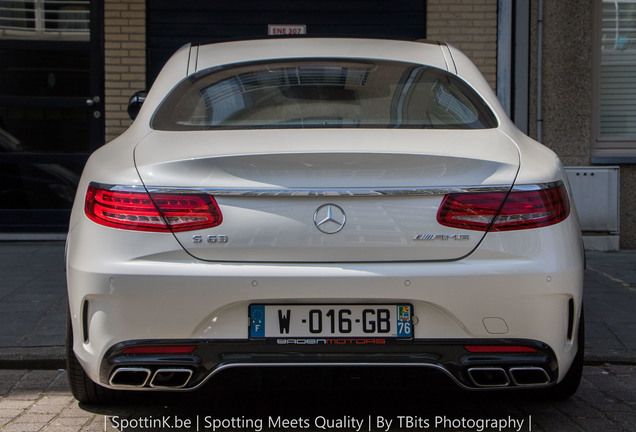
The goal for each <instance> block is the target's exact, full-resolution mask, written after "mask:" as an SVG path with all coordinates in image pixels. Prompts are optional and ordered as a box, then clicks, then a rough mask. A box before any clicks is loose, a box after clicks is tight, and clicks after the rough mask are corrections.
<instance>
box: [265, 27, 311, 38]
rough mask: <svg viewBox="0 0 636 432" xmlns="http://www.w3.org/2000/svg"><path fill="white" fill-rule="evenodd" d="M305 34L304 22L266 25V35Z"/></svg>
mask: <svg viewBox="0 0 636 432" xmlns="http://www.w3.org/2000/svg"><path fill="white" fill-rule="evenodd" d="M304 34H307V26H306V25H305V24H269V25H268V26H267V35H268V36H294V35H304Z"/></svg>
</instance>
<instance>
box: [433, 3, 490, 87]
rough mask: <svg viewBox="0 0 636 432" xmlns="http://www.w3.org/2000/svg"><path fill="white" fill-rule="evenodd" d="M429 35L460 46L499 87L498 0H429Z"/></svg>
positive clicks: (434, 38)
mask: <svg viewBox="0 0 636 432" xmlns="http://www.w3.org/2000/svg"><path fill="white" fill-rule="evenodd" d="M426 38H427V39H432V40H440V41H446V42H450V43H451V44H452V45H454V46H455V47H457V48H459V49H460V50H461V51H462V52H463V53H464V54H466V55H467V56H468V57H469V58H470V59H471V60H472V61H473V62H474V63H475V64H476V65H477V67H478V68H479V70H480V71H481V73H483V74H484V76H485V77H486V79H487V80H488V82H489V83H490V85H491V86H492V88H493V89H495V86H496V83H497V0H428V1H427V2H426Z"/></svg>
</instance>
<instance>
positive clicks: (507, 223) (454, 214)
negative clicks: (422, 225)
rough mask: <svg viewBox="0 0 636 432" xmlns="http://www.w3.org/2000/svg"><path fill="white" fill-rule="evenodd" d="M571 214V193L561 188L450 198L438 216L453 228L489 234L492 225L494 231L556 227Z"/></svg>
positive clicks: (453, 196) (455, 195) (456, 195)
mask: <svg viewBox="0 0 636 432" xmlns="http://www.w3.org/2000/svg"><path fill="white" fill-rule="evenodd" d="M504 200H505V203H504ZM502 203H503V206H502ZM569 214H570V203H569V201H568V197H567V192H566V190H565V186H564V185H560V186H557V187H554V188H550V189H539V190H531V191H512V192H510V194H506V193H505V192H496V193H469V194H449V195H446V197H445V198H444V201H443V202H442V205H441V206H440V208H439V211H438V212H437V221H438V222H439V223H440V224H442V225H445V226H449V227H453V228H463V229H470V230H477V231H486V230H487V229H488V228H489V227H491V224H492V227H491V228H490V230H491V231H510V230H520V229H528V228H539V227H544V226H548V225H553V224H556V223H558V222H561V221H562V220H564V219H565V218H567V217H568V215H569ZM495 217H496V218H495ZM493 219H494V222H493Z"/></svg>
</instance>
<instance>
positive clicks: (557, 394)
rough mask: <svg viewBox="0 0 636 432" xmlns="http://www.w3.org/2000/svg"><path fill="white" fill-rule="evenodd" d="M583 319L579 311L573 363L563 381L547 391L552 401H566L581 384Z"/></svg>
mask: <svg viewBox="0 0 636 432" xmlns="http://www.w3.org/2000/svg"><path fill="white" fill-rule="evenodd" d="M584 321H585V320H584V318H583V309H581V319H580V320H579V335H578V339H577V340H578V345H579V347H578V351H577V352H576V356H575V357H574V361H573V362H572V365H571V366H570V370H568V373H567V374H566V375H565V377H564V378H563V380H562V381H561V382H560V383H558V384H557V385H555V386H554V387H551V388H549V389H548V396H550V397H551V398H552V399H556V400H562V399H567V398H569V397H570V396H572V395H573V394H574V393H576V390H577V389H578V388H579V384H580V383H581V378H582V376H583V359H584V353H585V322H584Z"/></svg>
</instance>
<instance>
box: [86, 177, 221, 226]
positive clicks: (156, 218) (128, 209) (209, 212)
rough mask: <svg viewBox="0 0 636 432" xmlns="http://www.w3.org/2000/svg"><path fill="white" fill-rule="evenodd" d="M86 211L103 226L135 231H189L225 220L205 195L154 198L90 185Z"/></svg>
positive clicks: (161, 195)
mask: <svg viewBox="0 0 636 432" xmlns="http://www.w3.org/2000/svg"><path fill="white" fill-rule="evenodd" d="M84 209H85V212H86V216H88V218H89V219H91V220H92V221H94V222H96V223H98V224H100V225H105V226H108V227H112V228H120V229H129V230H136V231H160V232H170V231H171V230H172V231H189V230H196V229H203V228H211V227H213V226H217V225H220V224H221V222H222V221H223V216H222V215H221V210H219V207H218V205H217V203H216V201H215V200H214V198H212V197H211V196H209V195H206V194H201V195H190V194H152V199H151V197H150V195H148V194H147V193H146V192H122V191H115V190H108V189H101V188H98V187H95V186H93V185H90V186H89V187H88V191H87V192H86V205H85V208H84ZM166 224H167V225H166Z"/></svg>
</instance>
